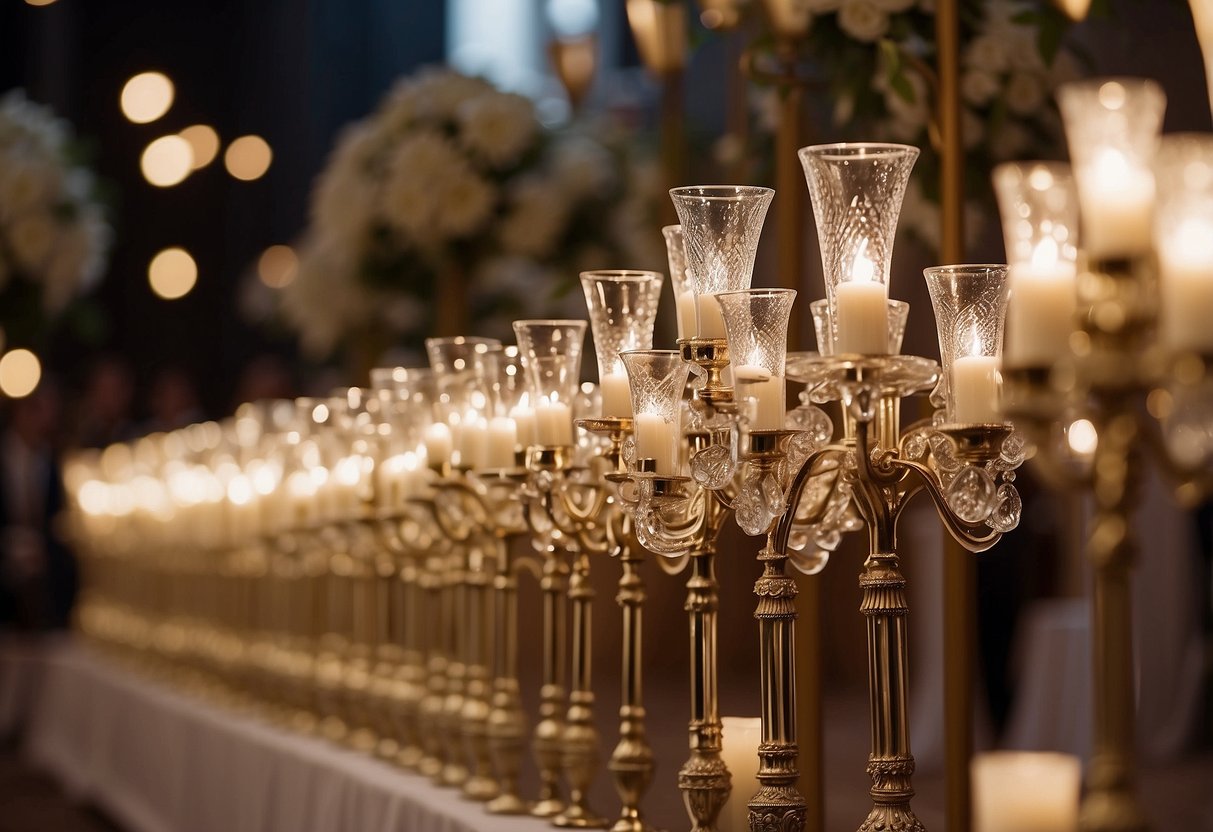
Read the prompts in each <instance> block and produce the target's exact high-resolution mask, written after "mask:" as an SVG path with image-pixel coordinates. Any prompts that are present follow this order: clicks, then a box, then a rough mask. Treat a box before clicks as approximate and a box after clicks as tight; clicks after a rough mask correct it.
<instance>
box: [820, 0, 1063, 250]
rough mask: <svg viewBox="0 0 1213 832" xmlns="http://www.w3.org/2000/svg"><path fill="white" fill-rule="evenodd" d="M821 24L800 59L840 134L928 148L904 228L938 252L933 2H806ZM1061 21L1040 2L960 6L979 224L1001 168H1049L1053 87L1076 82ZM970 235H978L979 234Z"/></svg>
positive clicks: (965, 127)
mask: <svg viewBox="0 0 1213 832" xmlns="http://www.w3.org/2000/svg"><path fill="white" fill-rule="evenodd" d="M805 3H806V5H807V6H808V7H809V9H810V10H811V11H812V13H813V15H814V18H813V22H812V26H811V28H810V30H809V34H808V36H807V38H806V39H805V42H804V45H803V50H802V56H803V58H804V59H805V60H806V61H808V62H809V63H810V64H811V65H812V66H814V67H816V69H817V70H818V74H819V75H820V76H822V77H824V78H825V79H826V84H827V87H828V89H829V92H830V100H831V101H832V102H833V114H832V116H833V117H832V121H833V124H834V128H835V129H836V130H837V131H838V132H839V133H841V134H843V135H845V137H846V138H859V137H862V138H872V139H877V140H885V141H895V142H904V143H907V144H913V145H917V146H918V147H920V148H922V149H923V155H922V157H921V159H920V160H919V163H918V165H917V166H916V168H915V171H914V176H913V178H912V179H911V181H910V186H909V188H908V189H907V192H906V201H905V207H904V209H903V211H902V217H903V220H902V225H903V227H904V228H905V229H906V230H908V231H910V232H911V233H913V234H914V235H915V236H917V237H919V238H920V239H921V240H922V241H923V242H925V243H926V244H928V245H929V246H931V247H932V248H937V247H938V243H939V214H938V206H937V202H938V171H939V160H938V156H937V154H936V153H935V151H934V150H933V146H932V141H931V134H932V130H933V124H932V108H933V106H934V105H933V100H934V96H933V93H932V89H931V86H932V85H933V84H934V70H933V67H934V66H935V62H936V54H935V14H934V12H935V2H934V0H805ZM1066 25H1067V23H1066V19H1065V18H1064V16H1063V15H1062V14H1061V12H1058V11H1056V10H1055V9H1053V8H1052V5H1051V4H1048V3H1045V2H1037V0H961V3H960V38H961V44H962V50H963V51H962V54H961V71H962V74H961V79H960V85H961V97H962V115H961V117H962V131H963V136H964V142H965V148H964V149H965V158H966V163H967V171H966V174H967V175H966V189H967V191H968V197H969V200H970V213H971V214H973V215H974V216H973V220H976V219H977V217H979V216H980V215H979V214H978V213H977V211H978V208H979V206H980V205H981V204H982V203H986V202H988V201H989V200H990V198H991V195H990V183H989V171H990V169H991V168H992V167H993V166H994V165H995V164H997V163H998V162H1002V161H1006V160H1009V159H1014V158H1024V157H1029V156H1035V157H1045V158H1048V157H1051V156H1055V155H1056V154H1057V153H1058V152H1059V150H1060V137H1061V125H1060V119H1059V117H1058V115H1057V111H1056V108H1055V107H1054V105H1053V103H1052V102H1053V91H1054V90H1055V89H1056V88H1057V86H1058V85H1060V84H1062V83H1065V82H1066V81H1069V80H1073V79H1074V78H1076V77H1078V75H1079V74H1080V69H1081V64H1080V62H1079V60H1078V59H1077V57H1076V55H1075V54H1074V53H1073V52H1072V51H1070V50H1068V49H1066V48H1064V47H1063V45H1062V39H1063V35H1064V33H1065V29H1066ZM966 227H967V228H968V229H969V230H971V231H976V230H977V227H978V223H977V222H976V221H970V222H968V223H966Z"/></svg>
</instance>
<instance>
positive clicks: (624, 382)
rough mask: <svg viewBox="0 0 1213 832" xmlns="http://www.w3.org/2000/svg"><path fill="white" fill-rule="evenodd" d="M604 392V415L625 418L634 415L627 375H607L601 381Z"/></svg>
mask: <svg viewBox="0 0 1213 832" xmlns="http://www.w3.org/2000/svg"><path fill="white" fill-rule="evenodd" d="M599 388H600V389H601V390H602V415H603V417H605V418H612V417H615V418H624V417H628V416H631V415H632V390H631V387H629V385H628V375H627V373H606V374H605V375H603V376H602V378H601V379H600V381H599Z"/></svg>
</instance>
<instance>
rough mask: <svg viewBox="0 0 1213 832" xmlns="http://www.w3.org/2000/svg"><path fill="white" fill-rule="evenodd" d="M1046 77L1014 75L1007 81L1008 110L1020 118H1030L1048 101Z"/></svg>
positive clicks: (1026, 74)
mask: <svg viewBox="0 0 1213 832" xmlns="http://www.w3.org/2000/svg"><path fill="white" fill-rule="evenodd" d="M1044 81H1045V79H1044V77H1043V76H1041V75H1037V74H1036V73H1031V72H1016V73H1013V74H1012V75H1011V77H1010V79H1009V80H1008V81H1007V92H1006V101H1007V109H1009V110H1010V111H1011V112H1012V113H1015V114H1016V115H1018V116H1030V115H1033V114H1035V113H1036V112H1037V111H1038V110H1040V109H1041V108H1042V107H1043V106H1044V105H1045V101H1046V100H1047V91H1046V90H1045V84H1044Z"/></svg>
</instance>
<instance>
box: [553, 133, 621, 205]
mask: <svg viewBox="0 0 1213 832" xmlns="http://www.w3.org/2000/svg"><path fill="white" fill-rule="evenodd" d="M548 168H549V169H550V170H551V174H552V178H553V179H554V180H555V182H556V183H557V185H558V186H559V187H560V189H561V190H562V191H563V192H564V196H565V198H567V199H569V200H572V201H578V200H581V199H585V198H587V197H593V196H601V194H602V192H603V191H605V190H606V189H608V188H610V187H611V186H612V185H613V184H614V182H613V178H614V174H615V171H614V163H613V161H612V159H611V154H610V153H609V152H608V151H607V149H606V148H605V147H603V146H602V145H600V144H599V143H598V142H596V141H594V140H592V139H589V138H587V137H585V136H572V137H570V138H569V139H567V140H566V141H563V142H559V143H558V144H557V145H556V146H555V147H554V148H552V152H551V159H550V161H549V163H548Z"/></svg>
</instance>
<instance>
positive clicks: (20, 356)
mask: <svg viewBox="0 0 1213 832" xmlns="http://www.w3.org/2000/svg"><path fill="white" fill-rule="evenodd" d="M41 380H42V363H41V362H40V361H38V356H36V355H34V354H33V353H32V352H30V351H29V350H27V349H16V350H9V351H8V352H6V353H5V354H4V357H3V358H0V392H3V393H4V395H6V396H8V397H9V398H13V399H20V398H24V397H25V396H28V395H29V394H30V393H32V392H34V389H35V388H36V387H37V386H38V382H39V381H41Z"/></svg>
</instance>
